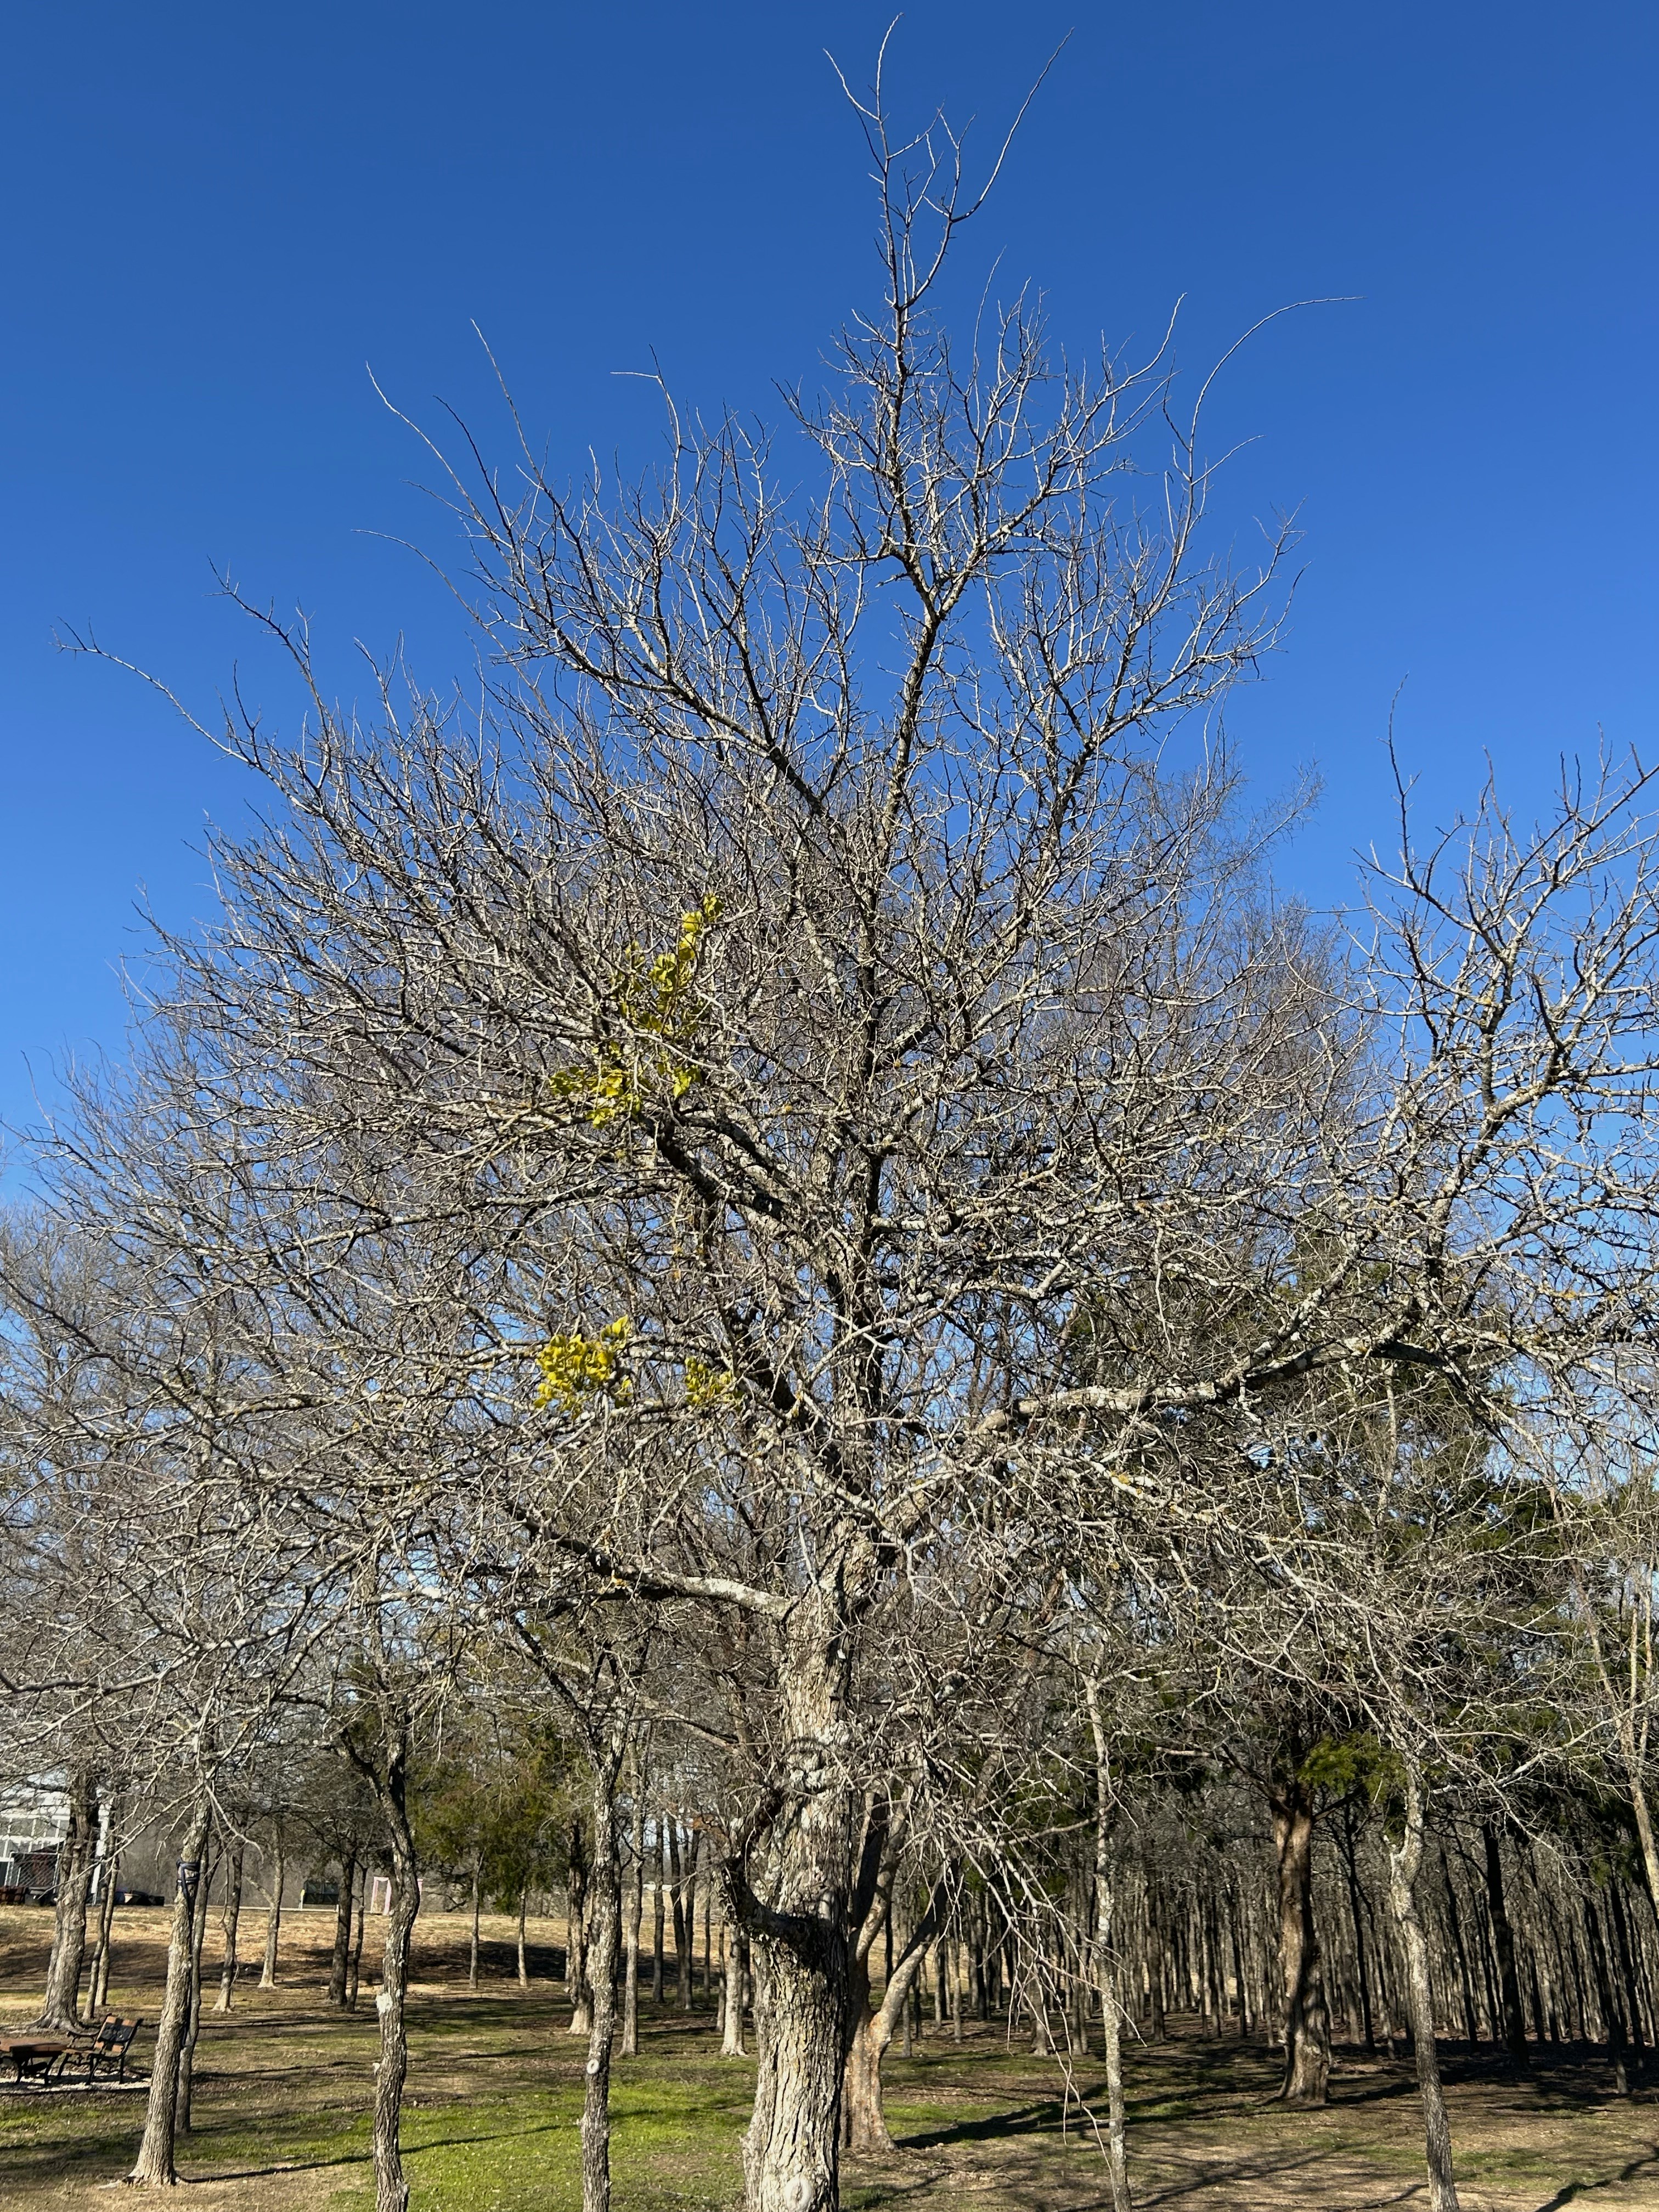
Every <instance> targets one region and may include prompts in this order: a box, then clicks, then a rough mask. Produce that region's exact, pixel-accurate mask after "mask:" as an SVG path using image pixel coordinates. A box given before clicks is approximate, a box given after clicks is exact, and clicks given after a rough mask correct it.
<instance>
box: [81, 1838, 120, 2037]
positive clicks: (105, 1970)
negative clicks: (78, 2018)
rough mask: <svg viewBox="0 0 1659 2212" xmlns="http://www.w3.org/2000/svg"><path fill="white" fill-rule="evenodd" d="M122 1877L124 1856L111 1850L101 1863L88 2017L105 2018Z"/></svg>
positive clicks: (95, 2019) (91, 2019)
mask: <svg viewBox="0 0 1659 2212" xmlns="http://www.w3.org/2000/svg"><path fill="white" fill-rule="evenodd" d="M120 1878H121V1859H120V1854H119V1853H118V1852H117V1851H110V1852H109V1853H108V1854H107V1856H106V1857H105V1859H104V1860H103V1862H102V1870H101V1873H100V1888H99V1893H98V1944H97V1948H96V1949H95V1950H94V1953H93V1954H92V1978H91V1982H90V1984H89V1985H88V1990H87V2018H88V2020H89V2021H98V2020H100V2019H101V2018H102V2017H103V2011H104V2007H105V2005H106V2003H107V2002H109V1977H110V1954H111V1952H112V1949H113V1948H114V1942H115V1892H116V1887H117V1886H118V1883H119V1881H120Z"/></svg>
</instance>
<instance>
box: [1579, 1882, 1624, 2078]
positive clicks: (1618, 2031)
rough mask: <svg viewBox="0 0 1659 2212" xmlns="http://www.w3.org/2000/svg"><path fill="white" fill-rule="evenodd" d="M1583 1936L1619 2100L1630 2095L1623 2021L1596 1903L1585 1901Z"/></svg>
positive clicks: (1586, 1899)
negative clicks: (1602, 1937)
mask: <svg viewBox="0 0 1659 2212" xmlns="http://www.w3.org/2000/svg"><path fill="white" fill-rule="evenodd" d="M1584 1936H1585V1941H1586V1942H1587V1944H1588V1946H1589V1957H1590V1972H1591V1975H1592V1976H1593V1978H1594V1979H1595V2000H1596V2003H1597V2004H1598V2006H1599V2007H1600V2008H1601V2020H1602V2024H1603V2026H1604V2027H1605V2028H1606V2030H1607V2057H1608V2059H1609V2061H1610V2062H1611V2063H1612V2066H1613V2087H1614V2089H1615V2091H1616V2092H1617V2093H1618V2094H1619V2095H1620V2096H1621V2097H1628V2096H1629V2094H1630V2076H1629V2075H1628V2073H1627V2072H1626V2068H1625V2048H1626V2045H1625V2021H1624V2015H1622V2014H1621V2012H1620V2008H1619V2000H1618V1997H1617V1996H1616V1995H1615V1994H1614V1991H1613V1976H1612V1974H1611V1973H1610V1972H1608V1970H1607V1949H1606V1946H1605V1945H1604V1943H1603V1942H1602V1939H1601V1923H1600V1922H1599V1921H1598V1919H1597V1917H1596V1912H1595V1899H1594V1898H1592V1897H1586V1898H1585V1899H1584Z"/></svg>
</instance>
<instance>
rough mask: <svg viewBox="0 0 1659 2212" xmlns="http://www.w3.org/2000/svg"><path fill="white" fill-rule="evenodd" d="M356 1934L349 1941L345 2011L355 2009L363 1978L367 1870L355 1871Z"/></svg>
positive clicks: (366, 1913)
mask: <svg viewBox="0 0 1659 2212" xmlns="http://www.w3.org/2000/svg"><path fill="white" fill-rule="evenodd" d="M356 1914H357V1922H356V1934H355V1935H354V1936H352V1939H351V1980H350V1983H349V1985H348V1987H347V1990H346V2010H347V2011H348V2012H356V2009H357V1985H358V1984H359V1983H360V1982H361V1981H362V1977H363V1929H364V1926H365V1924H366V1923H367V1922H368V1868H367V1867H366V1866H360V1867H359V1868H358V1869H357V1895H356Z"/></svg>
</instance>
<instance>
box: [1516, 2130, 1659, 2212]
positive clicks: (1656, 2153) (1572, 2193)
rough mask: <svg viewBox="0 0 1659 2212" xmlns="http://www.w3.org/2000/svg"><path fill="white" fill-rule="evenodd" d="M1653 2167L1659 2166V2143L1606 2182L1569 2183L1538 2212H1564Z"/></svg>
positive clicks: (1651, 2146)
mask: <svg viewBox="0 0 1659 2212" xmlns="http://www.w3.org/2000/svg"><path fill="white" fill-rule="evenodd" d="M1649 2166H1659V2143H1651V2144H1650V2145H1649V2147H1648V2148H1647V2149H1646V2150H1645V2151H1644V2153H1643V2154H1642V2156H1641V2157H1640V2158H1633V2159H1632V2160H1631V2162H1630V2164H1629V2165H1628V2166H1620V2169H1619V2171H1618V2172H1617V2173H1614V2174H1610V2175H1609V2176H1608V2178H1607V2180H1605V2181H1569V2182H1568V2183H1567V2184H1566V2185H1565V2187H1564V2188H1561V2189H1558V2190H1557V2191H1556V2192H1555V2194H1554V2196H1553V2197H1551V2198H1550V2199H1549V2201H1548V2203H1545V2204H1541V2205H1540V2206H1539V2208H1538V2212H1562V2208H1563V2207H1564V2206H1565V2205H1568V2204H1577V2203H1580V2202H1582V2201H1583V2199H1585V2198H1587V2197H1594V2196H1595V2193H1596V2191H1598V2190H1601V2189H1611V2188H1612V2187H1613V2185H1614V2184H1615V2183H1622V2182H1626V2181H1634V2180H1635V2179H1636V2177H1637V2176H1638V2174H1639V2173H1641V2172H1644V2170H1645V2169H1646V2168H1647V2167H1649Z"/></svg>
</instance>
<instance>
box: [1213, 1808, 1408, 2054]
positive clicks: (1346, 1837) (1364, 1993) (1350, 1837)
mask: <svg viewBox="0 0 1659 2212" xmlns="http://www.w3.org/2000/svg"><path fill="white" fill-rule="evenodd" d="M1357 1841H1358V1839H1357V1838H1356V1837H1355V1835H1354V1827H1353V1808H1352V1806H1344V1808H1343V1810H1342V1863H1343V1871H1344V1873H1345V1874H1346V1876H1347V1881H1348V1913H1349V1917H1350V1918H1351V1919H1352V1922H1353V1955H1354V1979H1355V1981H1356V1982H1357V1984H1358V1990H1359V2018H1360V2026H1361V2030H1362V2032H1363V2033H1364V2039H1365V2052H1366V2056H1367V2057H1370V2056H1372V2055H1373V2054H1374V2053H1375V2051H1376V2021H1375V2020H1374V2019H1373V2018H1372V2016H1371V1983H1370V1968H1369V1967H1368V1966H1367V1964H1366V1960H1365V1914H1364V1907H1363V1905H1362V1904H1361V1901H1360V1895H1359V1856H1358V1848H1357ZM1233 1941H1234V1950H1235V1955H1237V1936H1235V1937H1234V1939H1233ZM1238 1993H1239V2003H1240V2010H1241V2013H1242V2011H1243V1996H1244V1978H1243V1969H1242V1967H1241V1969H1240V1970H1239V1983H1238Z"/></svg>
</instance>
